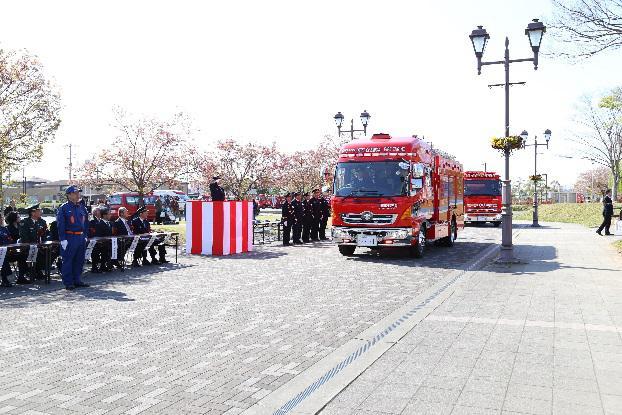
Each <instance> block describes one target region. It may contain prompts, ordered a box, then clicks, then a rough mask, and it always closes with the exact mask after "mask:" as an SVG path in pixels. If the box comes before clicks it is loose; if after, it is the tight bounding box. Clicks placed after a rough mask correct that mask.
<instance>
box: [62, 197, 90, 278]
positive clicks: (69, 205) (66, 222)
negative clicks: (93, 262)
mask: <svg viewBox="0 0 622 415" xmlns="http://www.w3.org/2000/svg"><path fill="white" fill-rule="evenodd" d="M80 192H81V190H80V189H79V188H78V187H77V186H73V185H72V186H69V187H68V188H67V190H65V194H66V195H67V202H65V203H63V204H62V205H61V207H60V208H59V209H58V213H57V215H56V222H57V223H58V237H59V238H60V245H61V256H62V258H63V266H62V268H61V275H62V277H63V284H64V285H65V289H67V290H73V289H74V288H76V287H88V286H89V285H88V284H85V283H83V282H82V280H81V279H80V276H81V275H82V268H83V267H84V253H85V250H86V235H87V230H88V229H87V228H88V221H87V219H88V213H87V212H86V208H85V207H84V205H83V204H81V203H80Z"/></svg>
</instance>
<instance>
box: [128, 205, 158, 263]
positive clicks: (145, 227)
mask: <svg viewBox="0 0 622 415" xmlns="http://www.w3.org/2000/svg"><path fill="white" fill-rule="evenodd" d="M135 215H137V216H135V217H134V219H132V232H134V235H145V234H148V233H151V225H150V224H149V221H148V220H147V208H145V207H141V208H140V209H138V210H137V211H136V213H135ZM147 243H148V240H142V241H140V242H139V243H138V245H136V249H135V250H134V260H133V261H132V266H133V267H139V266H140V264H139V263H138V260H139V259H141V258H142V265H152V264H153V265H157V264H158V260H157V259H156V257H155V256H156V250H155V248H154V247H153V246H150V247H149V254H150V255H151V262H149V261H148V260H147V252H146V251H145V247H146V246H147Z"/></svg>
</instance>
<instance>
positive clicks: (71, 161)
mask: <svg viewBox="0 0 622 415" xmlns="http://www.w3.org/2000/svg"><path fill="white" fill-rule="evenodd" d="M72 147H73V145H72V144H69V183H71V180H72V179H73V174H72V173H73V172H72V167H73V154H72V151H71V150H72Z"/></svg>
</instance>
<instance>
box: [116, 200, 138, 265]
mask: <svg viewBox="0 0 622 415" xmlns="http://www.w3.org/2000/svg"><path fill="white" fill-rule="evenodd" d="M128 216H129V214H128V213H127V209H126V208H124V207H120V208H119V217H118V218H117V220H115V221H114V222H113V223H112V235H113V236H132V235H134V233H133V232H132V226H131V225H130V222H129V220H128ZM126 249H127V248H126V247H125V244H119V245H118V250H117V259H113V260H112V265H114V266H115V267H117V268H119V269H122V268H123V265H122V264H121V262H120V261H119V258H124V257H125V251H126Z"/></svg>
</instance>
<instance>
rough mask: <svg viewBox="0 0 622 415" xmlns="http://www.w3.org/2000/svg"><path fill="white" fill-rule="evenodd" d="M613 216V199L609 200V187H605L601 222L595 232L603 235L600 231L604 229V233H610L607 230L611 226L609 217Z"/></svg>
mask: <svg viewBox="0 0 622 415" xmlns="http://www.w3.org/2000/svg"><path fill="white" fill-rule="evenodd" d="M612 216H613V201H612V200H611V189H607V192H606V193H605V197H604V198H603V218H604V219H603V223H601V224H600V226H599V227H598V229H597V230H596V233H597V234H599V235H601V236H602V235H603V234H602V233H601V232H602V231H603V229H604V230H605V235H612V233H611V232H609V228H610V227H611V217H612Z"/></svg>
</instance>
